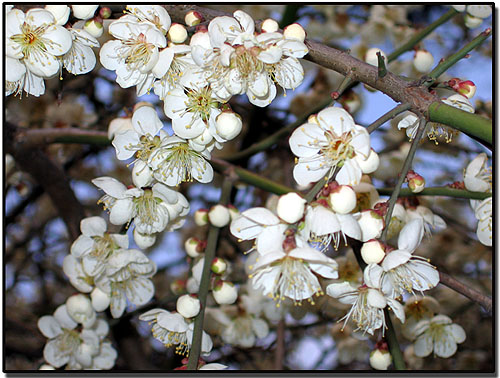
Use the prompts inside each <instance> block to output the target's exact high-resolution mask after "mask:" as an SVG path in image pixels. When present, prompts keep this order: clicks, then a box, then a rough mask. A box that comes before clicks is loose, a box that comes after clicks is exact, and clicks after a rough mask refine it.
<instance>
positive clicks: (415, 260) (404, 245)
mask: <svg viewBox="0 0 500 378" xmlns="http://www.w3.org/2000/svg"><path fill="white" fill-rule="evenodd" d="M423 236H424V227H423V222H422V220H421V219H414V220H412V221H410V222H408V223H407V224H406V225H405V226H404V227H403V229H402V230H401V233H400V234H399V238H398V249H397V250H393V251H391V252H388V253H387V254H386V256H385V258H384V259H383V260H382V262H381V263H380V266H379V265H377V264H370V265H368V266H367V267H366V268H365V270H366V271H367V274H369V275H370V276H371V278H372V280H375V281H376V280H379V281H380V287H381V289H382V290H383V292H384V293H386V295H388V296H390V297H391V298H397V297H399V296H402V295H403V294H404V293H405V292H408V293H410V294H415V291H419V292H423V291H426V290H429V289H432V288H433V287H435V286H436V285H437V284H438V283H439V272H438V271H437V269H436V268H435V267H434V266H432V265H431V264H430V263H429V262H428V260H427V259H425V258H423V257H420V256H414V255H413V252H414V251H415V250H416V249H417V247H418V246H419V245H420V242H421V241H422V238H423ZM380 267H382V269H380Z"/></svg>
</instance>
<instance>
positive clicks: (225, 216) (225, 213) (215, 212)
mask: <svg viewBox="0 0 500 378" xmlns="http://www.w3.org/2000/svg"><path fill="white" fill-rule="evenodd" d="M208 220H209V221H210V224H211V225H212V226H215V227H224V226H227V225H228V224H229V222H230V221H231V215H230V214H229V210H228V209H227V207H226V206H224V205H220V204H219V205H215V206H212V208H211V209H210V211H209V212H208Z"/></svg>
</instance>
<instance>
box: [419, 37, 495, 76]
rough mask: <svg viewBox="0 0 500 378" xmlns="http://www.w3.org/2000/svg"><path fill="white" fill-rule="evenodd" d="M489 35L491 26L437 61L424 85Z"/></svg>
mask: <svg viewBox="0 0 500 378" xmlns="http://www.w3.org/2000/svg"><path fill="white" fill-rule="evenodd" d="M490 35H491V28H488V29H486V30H485V31H483V32H482V33H481V34H479V35H478V36H477V37H476V38H474V39H473V40H472V41H470V42H469V43H468V44H466V45H465V46H464V47H462V49H460V50H459V51H457V52H456V53H455V54H453V55H451V56H449V57H448V58H446V59H445V60H443V61H442V62H441V63H439V64H438V65H437V66H436V67H435V68H434V69H433V70H432V71H431V72H430V73H429V75H428V76H429V77H430V78H431V79H432V80H430V81H428V82H427V83H426V84H425V85H426V86H430V85H431V84H432V83H433V82H434V81H435V80H436V79H437V78H438V77H439V76H441V75H442V74H443V73H445V72H446V71H447V70H448V69H449V68H450V67H451V66H453V65H454V64H455V63H457V62H458V61H459V60H460V59H462V58H464V57H465V56H466V55H467V54H468V53H469V52H471V51H472V50H474V49H475V48H476V47H478V46H479V45H481V44H482V43H483V42H484V41H486V40H487V39H488V38H489V37H490Z"/></svg>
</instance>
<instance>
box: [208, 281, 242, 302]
mask: <svg viewBox="0 0 500 378" xmlns="http://www.w3.org/2000/svg"><path fill="white" fill-rule="evenodd" d="M212 294H213V296H214V299H215V301H216V302H217V303H218V304H220V305H222V304H233V303H234V302H236V299H237V298H238V289H237V288H236V286H234V284H233V283H231V282H228V281H222V280H220V281H218V282H217V284H216V285H215V287H214V289H213V291H212Z"/></svg>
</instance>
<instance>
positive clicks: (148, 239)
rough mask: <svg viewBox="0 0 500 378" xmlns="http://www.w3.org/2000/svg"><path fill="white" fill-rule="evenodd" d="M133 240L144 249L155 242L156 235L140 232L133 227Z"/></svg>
mask: <svg viewBox="0 0 500 378" xmlns="http://www.w3.org/2000/svg"><path fill="white" fill-rule="evenodd" d="M134 241H135V244H137V246H138V247H139V248H140V249H146V248H149V247H151V246H152V245H153V244H154V243H155V242H156V235H147V234H141V233H140V232H139V231H137V228H134Z"/></svg>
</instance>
